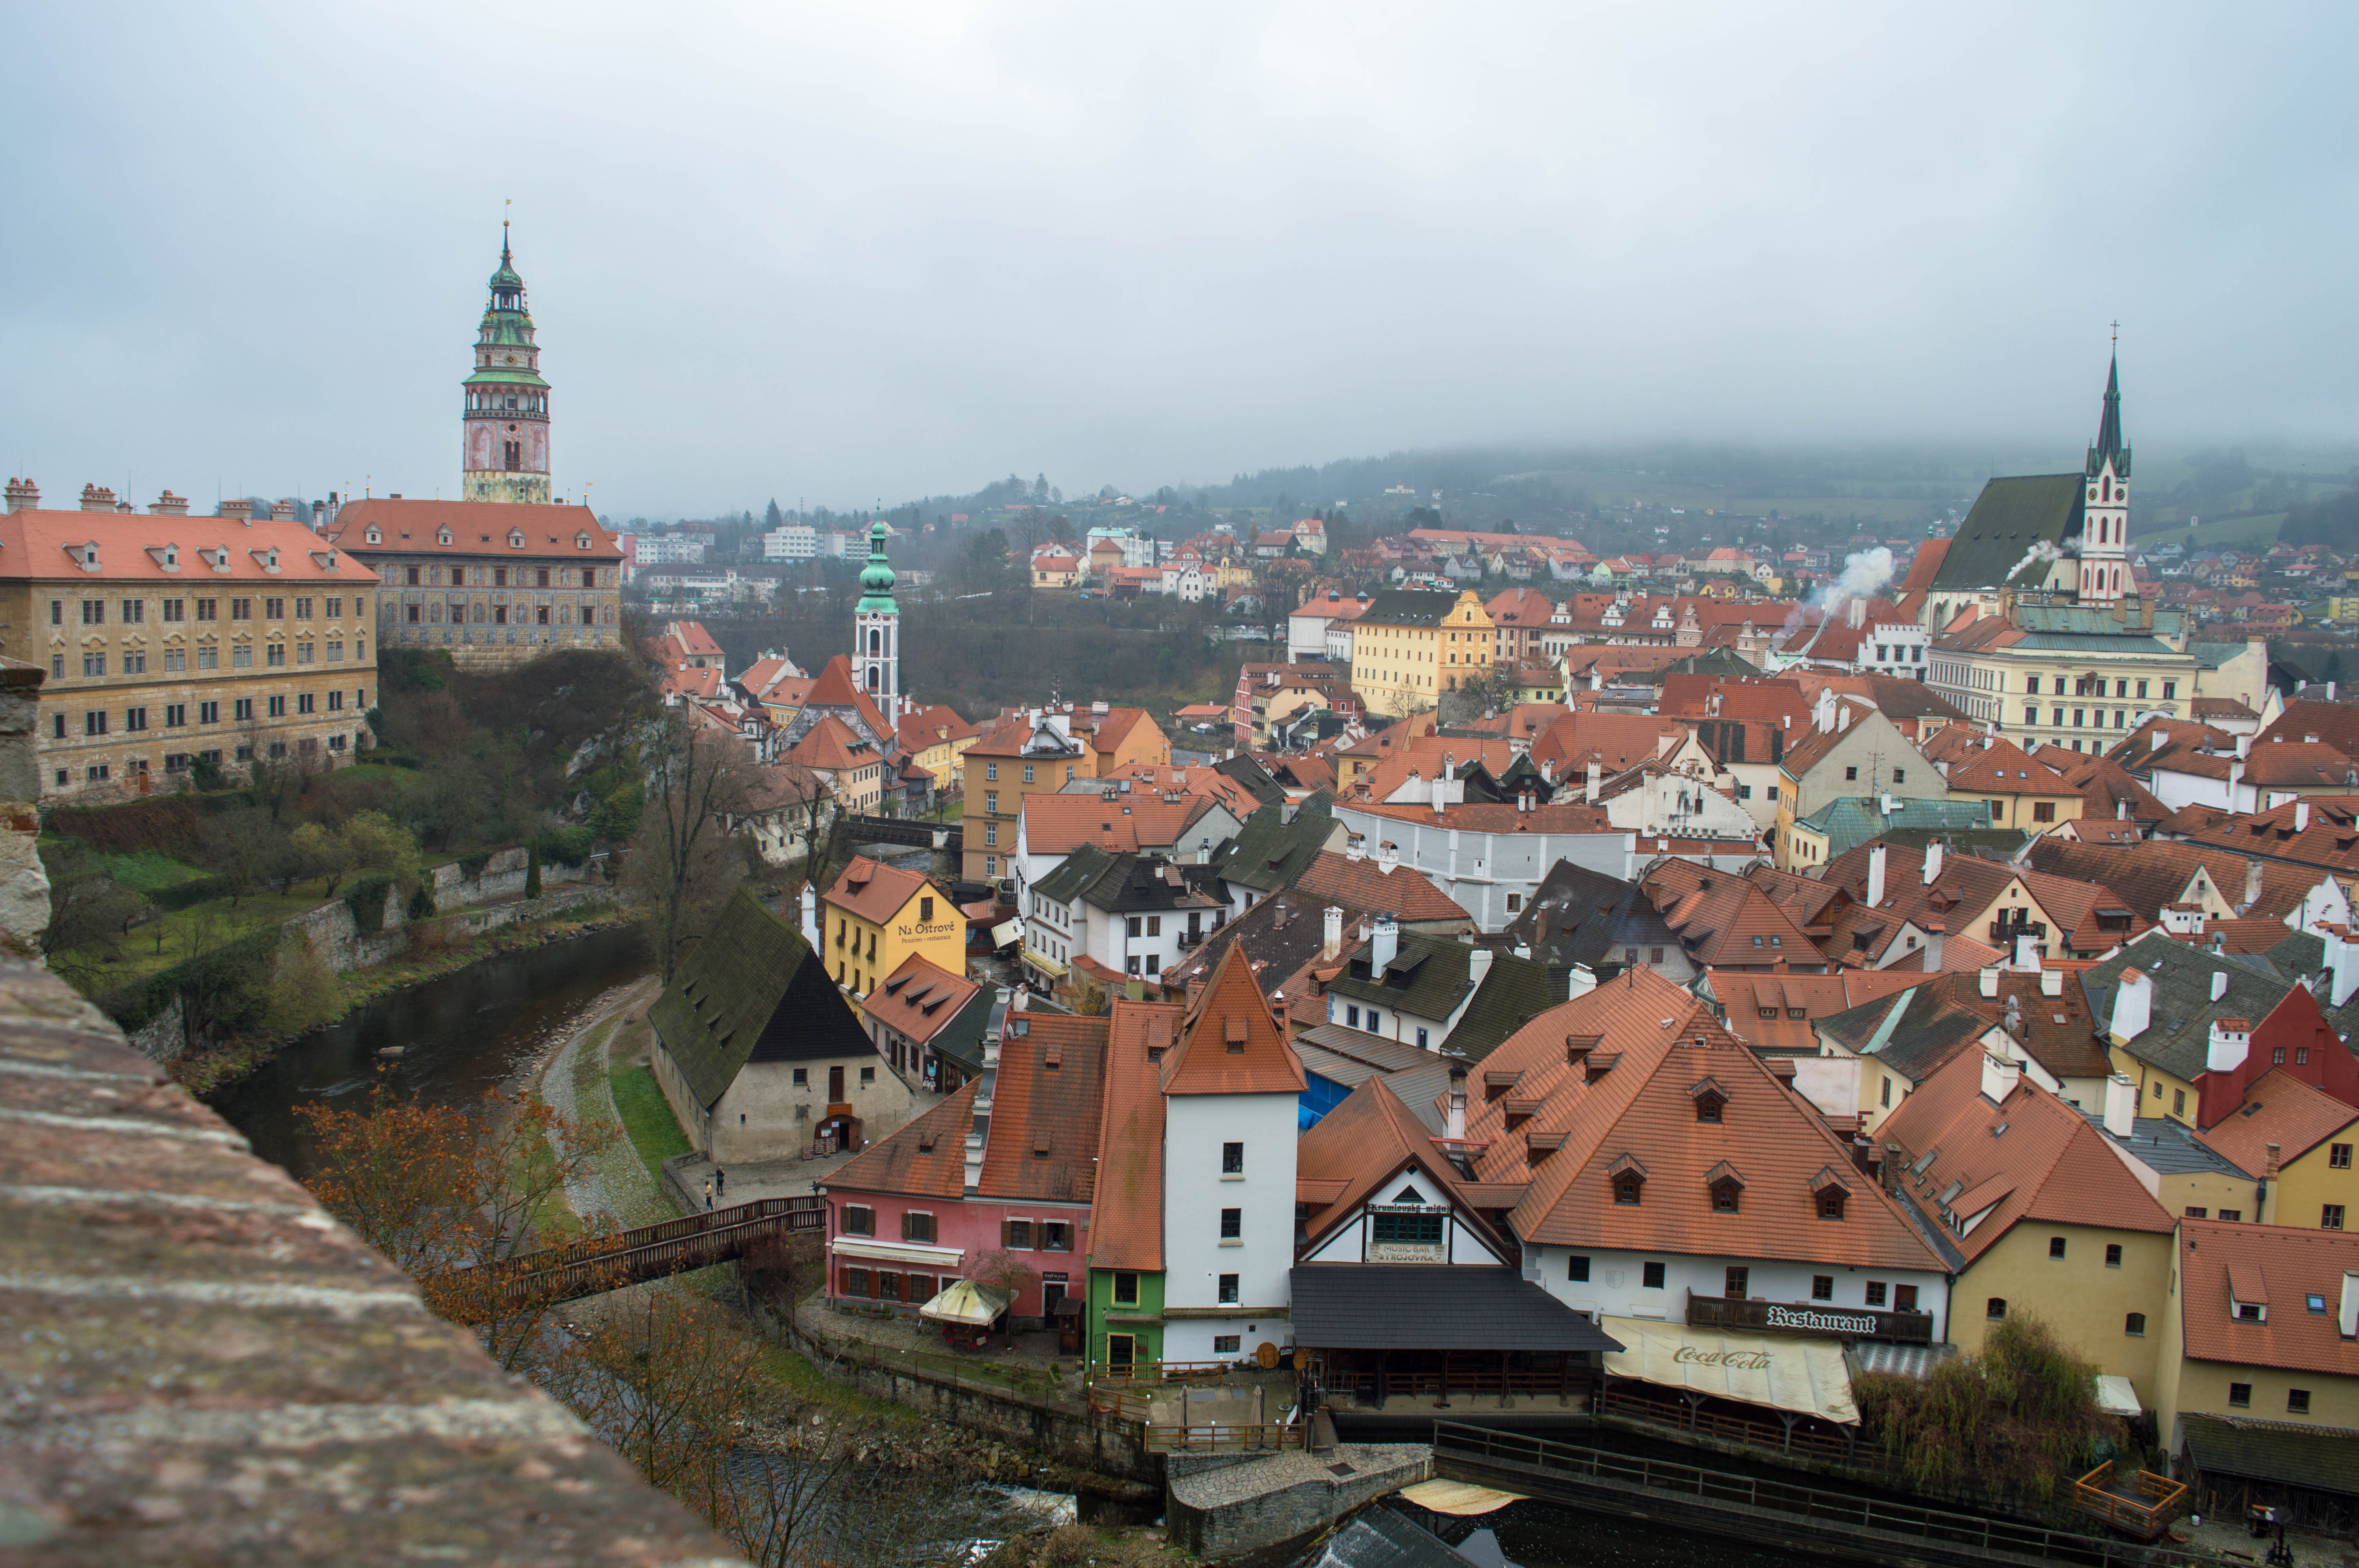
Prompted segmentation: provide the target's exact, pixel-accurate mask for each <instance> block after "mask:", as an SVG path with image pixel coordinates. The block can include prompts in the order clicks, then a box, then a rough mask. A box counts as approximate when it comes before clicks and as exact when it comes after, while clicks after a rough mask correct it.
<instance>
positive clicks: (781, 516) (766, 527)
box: [762, 497, 787, 533]
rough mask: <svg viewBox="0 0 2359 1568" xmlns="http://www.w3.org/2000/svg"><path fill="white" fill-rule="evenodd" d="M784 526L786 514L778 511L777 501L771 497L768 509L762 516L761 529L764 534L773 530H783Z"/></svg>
mask: <svg viewBox="0 0 2359 1568" xmlns="http://www.w3.org/2000/svg"><path fill="white" fill-rule="evenodd" d="M786 525H787V517H786V514H785V513H783V512H780V511H779V510H778V503H777V498H775V497H773V498H772V499H771V502H770V509H769V510H768V511H767V512H765V513H764V514H762V529H763V531H764V532H765V533H767V532H770V531H771V530H773V529H777V528H783V527H785V526H786Z"/></svg>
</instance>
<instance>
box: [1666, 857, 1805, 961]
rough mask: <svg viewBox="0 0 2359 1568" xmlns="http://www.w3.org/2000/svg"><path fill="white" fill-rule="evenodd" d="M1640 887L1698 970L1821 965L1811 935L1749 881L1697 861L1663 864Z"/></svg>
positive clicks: (1673, 861)
mask: <svg viewBox="0 0 2359 1568" xmlns="http://www.w3.org/2000/svg"><path fill="white" fill-rule="evenodd" d="M1639 886H1640V887H1641V888H1642V889H1643V890H1644V891H1645V892H1646V894H1647V899H1648V900H1649V901H1650V902H1651V903H1653V904H1654V906H1655V908H1656V909H1657V911H1658V912H1659V913H1660V914H1661V915H1662V917H1663V924H1665V925H1668V926H1669V927H1670V928H1671V930H1672V931H1673V932H1674V933H1676V934H1677V935H1678V936H1679V938H1680V946H1682V947H1684V948H1685V949H1686V950H1687V954H1688V957H1689V958H1690V960H1691V961H1693V962H1695V963H1697V964H1701V965H1703V966H1705V967H1711V966H1713V965H1736V964H1750V965H1761V966H1767V965H1770V964H1774V963H1777V962H1778V961H1779V960H1780V959H1782V960H1784V961H1785V962H1787V963H1788V964H1812V965H1815V964H1817V963H1820V962H1821V954H1820V952H1819V949H1818V946H1817V944H1815V943H1813V942H1812V941H1811V940H1810V935H1809V934H1808V933H1807V932H1805V931H1804V930H1803V929H1802V928H1801V926H1800V925H1798V924H1796V923H1795V921H1794V920H1793V918H1792V917H1791V916H1789V915H1788V914H1787V912H1786V911H1785V910H1784V909H1783V908H1782V907H1780V906H1779V905H1778V903H1777V901H1775V900H1774V899H1772V898H1770V896H1769V895H1768V894H1767V893H1766V892H1763V891H1762V890H1761V889H1759V888H1757V887H1756V886H1754V885H1753V883H1752V882H1750V881H1746V880H1745V878H1743V877H1740V876H1736V875H1734V874H1733V873H1731V872H1728V871H1714V870H1713V869H1712V868H1711V867H1710V866H1700V865H1697V864H1696V863H1695V862H1694V861H1692V860H1660V861H1658V862H1657V863H1656V864H1655V865H1654V866H1652V867H1650V868H1649V869H1648V870H1647V872H1646V874H1645V876H1644V877H1643V878H1642V879H1641V880H1640V881H1639Z"/></svg>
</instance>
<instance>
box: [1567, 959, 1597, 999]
mask: <svg viewBox="0 0 2359 1568" xmlns="http://www.w3.org/2000/svg"><path fill="white" fill-rule="evenodd" d="M1595 989H1597V975H1596V972H1595V971H1594V970H1593V969H1591V968H1590V967H1589V966H1588V965H1586V964H1575V965H1574V966H1573V967H1572V972H1571V974H1569V975H1567V976H1566V977H1565V986H1564V999H1565V1000H1567V1001H1577V1000H1580V999H1581V998H1582V997H1585V996H1587V995H1588V994H1589V993H1590V992H1591V991H1593V990H1595Z"/></svg>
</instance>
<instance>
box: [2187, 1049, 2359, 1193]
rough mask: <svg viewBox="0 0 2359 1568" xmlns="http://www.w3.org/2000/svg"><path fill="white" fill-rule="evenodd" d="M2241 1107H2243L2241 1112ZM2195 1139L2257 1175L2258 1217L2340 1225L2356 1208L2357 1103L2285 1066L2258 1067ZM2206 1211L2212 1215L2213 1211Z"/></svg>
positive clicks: (2358, 1174) (2358, 1176)
mask: <svg viewBox="0 0 2359 1568" xmlns="http://www.w3.org/2000/svg"><path fill="white" fill-rule="evenodd" d="M2247 1109H2249V1114H2247ZM2202 1138H2203V1141H2204V1142H2205V1143H2207V1144H2209V1145H2211V1146H2212V1149H2214V1150H2215V1151H2217V1152H2219V1153H2220V1154H2222V1155H2223V1156H2224V1157H2225V1158H2227V1159H2229V1160H2231V1161H2233V1162H2235V1163H2236V1164H2237V1165H2239V1166H2242V1167H2243V1168H2244V1169H2245V1170H2247V1171H2249V1172H2251V1173H2253V1174H2254V1175H2255V1176H2256V1177H2258V1178H2259V1179H2260V1181H2261V1182H2262V1184H2263V1187H2264V1191H2263V1194H2262V1197H2261V1202H2260V1206H2259V1212H2258V1213H2257V1214H2256V1216H2255V1217H2256V1218H2257V1219H2259V1220H2260V1221H2261V1223H2263V1224H2264V1225H2289V1226H2294V1227H2304V1226H2308V1227H2317V1228H2320V1229H2341V1228H2343V1225H2344V1222H2345V1219H2346V1217H2348V1216H2352V1215H2359V1169H2354V1165H2353V1159H2352V1155H2353V1151H2354V1148H2359V1110H2354V1109H2353V1108H2351V1107H2349V1106H2347V1105H2345V1104H2343V1102H2342V1101H2341V1100H2339V1099H2336V1098H2334V1097H2333V1096H2332V1095H2331V1094H2328V1093H2327V1092H2326V1091H2325V1090H2323V1089H2320V1088H2314V1087H2311V1086H2310V1085H2309V1084H2305V1083H2303V1082H2302V1081H2301V1080H2300V1079H2299V1078H2297V1077H2295V1076H2292V1075H2291V1074H2289V1073H2286V1072H2282V1071H2272V1072H2267V1073H2264V1074H2262V1075H2261V1076H2259V1077H2257V1078H2256V1079H2254V1080H2253V1082H2252V1083H2251V1084H2249V1085H2247V1086H2246V1087H2245V1106H2244V1108H2239V1109H2237V1110H2235V1111H2234V1112H2231V1113H2230V1114H2229V1115H2227V1116H2224V1117H2223V1118H2221V1119H2220V1123H2219V1125H2218V1126H2216V1127H2211V1128H2206V1129H2205V1130H2204V1131H2203V1133H2202ZM2217 1212H2218V1211H2217V1210H2214V1211H2213V1216H2212V1217H2216V1216H2217Z"/></svg>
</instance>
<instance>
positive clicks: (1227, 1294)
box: [1221, 1274, 1237, 1306]
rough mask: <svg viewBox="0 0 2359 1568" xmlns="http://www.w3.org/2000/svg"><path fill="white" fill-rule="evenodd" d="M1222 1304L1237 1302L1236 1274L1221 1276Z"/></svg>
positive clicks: (1228, 1304)
mask: <svg viewBox="0 0 2359 1568" xmlns="http://www.w3.org/2000/svg"><path fill="white" fill-rule="evenodd" d="M1221 1304H1222V1305H1223V1306H1234V1305H1236V1304H1237V1277H1236V1276H1235V1275H1234V1274H1223V1275H1222V1276H1221Z"/></svg>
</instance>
